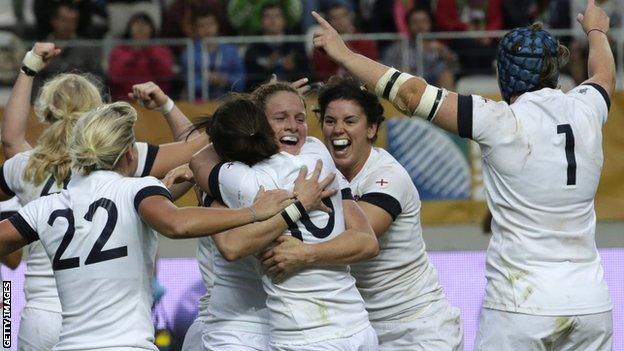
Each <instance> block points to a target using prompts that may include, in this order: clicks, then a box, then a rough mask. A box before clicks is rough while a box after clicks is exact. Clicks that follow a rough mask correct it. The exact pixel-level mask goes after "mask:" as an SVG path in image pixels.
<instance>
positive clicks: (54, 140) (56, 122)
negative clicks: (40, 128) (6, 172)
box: [24, 73, 102, 186]
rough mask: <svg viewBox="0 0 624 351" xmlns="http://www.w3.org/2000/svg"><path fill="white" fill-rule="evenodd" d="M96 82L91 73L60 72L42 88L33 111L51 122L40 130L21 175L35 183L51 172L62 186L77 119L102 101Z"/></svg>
mask: <svg viewBox="0 0 624 351" xmlns="http://www.w3.org/2000/svg"><path fill="white" fill-rule="evenodd" d="M98 86H99V84H98V83H97V82H96V81H95V80H94V79H93V77H92V76H87V75H81V74H76V73H64V74H59V75H57V76H56V77H54V78H52V79H51V80H49V81H47V82H46V83H45V85H44V86H43V87H42V88H41V90H40V92H39V96H38V98H37V101H36V102H35V114H36V115H37V117H38V118H39V120H40V121H41V122H44V123H49V124H50V126H49V127H48V128H46V130H45V131H44V132H43V133H42V134H41V136H40V137H39V140H38V142H37V146H36V147H35V148H34V149H33V151H32V153H31V154H30V157H29V160H28V164H27V165H26V168H25V170H24V178H25V179H26V180H29V181H31V182H33V183H34V184H35V185H39V184H41V183H43V182H44V181H45V180H46V178H48V175H49V174H52V176H53V177H54V179H55V180H56V184H57V185H59V186H61V184H63V181H64V180H65V179H66V178H67V177H68V176H69V174H70V171H71V159H70V157H69V154H68V147H69V142H70V139H71V134H72V130H73V127H74V125H75V124H76V121H77V120H78V119H80V118H81V117H82V116H83V115H84V114H85V113H87V112H89V111H91V110H92V109H94V108H95V107H97V106H100V105H101V104H102V96H101V94H100V89H99V88H98Z"/></svg>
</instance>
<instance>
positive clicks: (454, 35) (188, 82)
mask: <svg viewBox="0 0 624 351" xmlns="http://www.w3.org/2000/svg"><path fill="white" fill-rule="evenodd" d="M506 32H507V31H472V32H430V33H423V34H421V35H419V36H418V37H416V39H415V45H416V50H415V57H412V51H411V50H409V49H408V48H409V47H410V45H413V43H410V39H409V38H408V37H406V36H404V35H400V34H397V33H376V34H352V35H345V36H344V38H345V40H347V41H352V40H370V41H374V42H376V43H378V46H380V47H383V46H384V44H385V45H389V44H391V43H396V42H398V43H400V44H399V45H401V48H402V50H401V52H402V63H403V64H402V66H403V67H410V61H411V62H413V61H412V60H415V62H416V71H415V72H410V73H412V74H418V75H420V76H422V75H423V74H425V69H426V68H425V55H426V52H425V50H424V47H425V42H426V41H428V40H439V41H441V42H443V43H447V44H450V43H452V42H457V41H459V40H462V39H465V40H470V39H481V38H500V37H502V36H503V35H504V34H505V33H506ZM550 32H552V33H553V34H554V35H555V36H557V37H560V38H575V37H579V38H580V36H579V32H578V31H575V30H571V29H566V30H561V29H557V30H550ZM581 34H582V32H581ZM609 34H610V37H611V38H612V46H613V49H614V52H615V58H616V66H617V77H618V79H617V84H618V89H622V88H624V28H616V29H612V30H611V31H610V33H609ZM311 41H312V37H311V35H284V36H240V37H217V38H212V39H204V40H203V42H204V43H211V42H213V43H214V42H216V43H223V44H232V45H235V46H237V47H238V48H239V54H240V56H241V58H243V57H244V51H245V48H246V47H247V46H248V45H250V44H253V43H274V42H287V43H302V44H303V45H304V47H305V48H306V53H307V54H308V57H311V55H312V44H311ZM30 44H31V43H24V45H23V47H29V45H30ZM57 44H58V45H60V46H61V47H67V48H83V49H87V50H88V49H89V48H91V49H92V51H91V52H92V54H93V55H101V58H100V61H101V63H102V70H101V74H103V75H106V72H107V71H108V59H109V54H110V52H111V50H112V49H113V48H115V47H116V46H119V45H129V46H136V47H142V46H150V45H164V46H168V47H169V48H171V49H172V52H173V62H174V78H173V81H172V85H173V86H174V87H173V89H177V90H178V91H181V92H183V94H176V93H174V94H173V95H174V96H176V97H178V98H180V99H183V100H189V101H197V100H202V101H206V100H209V99H210V96H211V93H210V91H209V85H208V84H207V82H208V77H209V75H210V72H209V70H208V67H202V69H201V75H200V76H199V77H197V76H196V75H195V74H194V72H195V70H194V69H193V67H194V66H195V62H194V61H195V57H194V55H189V58H188V60H187V63H186V65H187V67H186V68H187V69H184V70H183V69H181V67H180V66H179V58H180V54H181V53H182V52H183V51H185V50H188V52H192V48H193V45H194V44H193V40H192V39H153V40H148V41H136V40H121V39H103V40H97V41H94V40H74V41H71V42H58V43H57ZM451 47H452V45H451ZM202 50H203V51H202V57H203V55H206V52H205V47H203V49H202ZM82 52H85V51H84V50H83V51H82ZM456 54H457V55H458V56H459V57H460V59H461V56H462V52H457V51H456ZM489 59H490V58H488V60H489ZM380 60H381V58H380ZM487 65H488V66H489V69H488V70H487V72H486V74H487V75H489V76H491V77H494V75H495V69H494V57H493V55H492V57H491V60H490V61H489V62H488V63H487ZM412 66H413V65H412ZM181 71H185V72H186V74H185V76H183V77H182V76H181V75H180V72H181ZM455 73H456V75H458V76H465V75H466V72H464V71H463V70H462V68H461V67H460V69H459V71H457V72H455ZM198 79H199V80H200V81H201V82H202V83H201V92H200V93H198V92H197V89H196V88H195V87H196V83H197V82H196V81H197V80H198Z"/></svg>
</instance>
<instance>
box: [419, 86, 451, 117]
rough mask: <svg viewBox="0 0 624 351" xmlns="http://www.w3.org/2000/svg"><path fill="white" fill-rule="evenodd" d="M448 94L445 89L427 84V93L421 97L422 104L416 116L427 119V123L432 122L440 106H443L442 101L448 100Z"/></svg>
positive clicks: (420, 103)
mask: <svg viewBox="0 0 624 351" xmlns="http://www.w3.org/2000/svg"><path fill="white" fill-rule="evenodd" d="M447 95H448V92H447V91H446V90H445V89H440V88H438V87H435V86H433V85H429V84H427V87H426V88H425V92H424V93H423V94H422V96H421V97H420V102H419V103H418V107H416V110H415V111H414V116H417V117H420V118H425V119H426V120H427V121H432V120H433V119H434V118H435V116H436V114H437V113H438V110H439V109H440V106H442V101H444V99H445V98H446V96H447Z"/></svg>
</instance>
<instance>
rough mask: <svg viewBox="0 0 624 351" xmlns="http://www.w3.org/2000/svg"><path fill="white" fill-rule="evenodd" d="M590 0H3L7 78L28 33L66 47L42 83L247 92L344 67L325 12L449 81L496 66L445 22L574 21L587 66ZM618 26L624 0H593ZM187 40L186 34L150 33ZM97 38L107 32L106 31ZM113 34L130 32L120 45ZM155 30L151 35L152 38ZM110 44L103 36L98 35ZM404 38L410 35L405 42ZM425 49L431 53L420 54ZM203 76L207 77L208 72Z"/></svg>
mask: <svg viewBox="0 0 624 351" xmlns="http://www.w3.org/2000/svg"><path fill="white" fill-rule="evenodd" d="M585 3H586V1H585V0H229V1H228V0H3V1H0V62H1V64H0V85H2V86H10V85H12V83H13V81H14V79H15V76H16V74H17V72H18V69H19V66H20V64H21V59H22V57H23V55H24V53H25V49H26V48H28V47H29V45H30V42H33V41H35V40H47V41H54V42H57V43H61V46H62V47H64V50H63V53H62V57H61V58H59V59H56V60H55V61H54V62H53V64H51V65H50V66H49V67H47V68H46V69H45V70H44V72H42V73H41V74H39V75H38V76H37V82H36V85H37V84H38V85H41V83H42V82H43V81H44V80H45V79H47V78H49V77H50V76H52V75H54V74H56V73H57V72H61V71H71V70H78V71H82V72H89V73H92V74H93V75H95V76H98V77H100V78H101V79H102V80H104V81H105V82H106V83H107V84H108V86H110V94H111V97H112V98H113V99H126V98H127V96H126V94H127V92H128V91H129V90H130V87H131V86H132V85H133V84H136V83H139V82H145V81H148V80H151V81H155V82H156V83H157V84H159V85H160V86H161V87H163V89H164V90H165V91H166V92H167V93H168V94H170V95H171V96H173V97H177V98H186V97H187V96H193V97H194V99H197V100H199V99H202V98H209V99H214V98H219V97H220V96H222V95H224V94H225V93H227V92H229V91H249V90H251V89H253V88H254V87H256V86H257V85H258V84H260V83H261V82H264V81H266V80H267V79H268V78H269V77H270V76H271V75H272V74H276V75H277V76H278V77H279V78H280V79H283V80H294V79H299V78H301V77H309V78H311V79H312V80H318V81H323V80H326V79H327V78H328V77H330V76H331V75H334V74H344V72H341V70H340V68H339V67H338V66H337V65H336V64H335V63H333V62H332V61H331V60H329V59H328V58H327V57H326V56H325V55H324V54H323V53H321V52H318V51H313V50H312V49H311V46H310V45H306V43H305V42H293V41H289V40H286V39H284V40H281V39H280V38H281V37H282V36H284V35H287V34H295V35H301V34H303V35H310V34H311V33H312V31H313V30H314V28H315V22H314V21H313V18H312V16H310V15H309V13H310V12H311V11H313V10H315V11H317V12H320V13H322V14H323V15H324V16H325V18H327V20H328V21H329V22H330V23H331V24H332V26H334V27H335V28H336V29H337V31H338V32H339V33H341V34H358V33H400V34H401V35H402V37H404V38H408V40H407V41H405V40H403V41H390V40H386V41H371V40H352V41H349V43H348V45H349V46H350V47H351V48H352V49H353V50H354V51H357V52H359V53H362V54H363V55H366V56H368V57H371V58H373V59H376V60H380V61H382V62H384V63H385V64H387V65H391V66H394V67H397V68H399V69H401V70H405V71H408V72H416V71H417V69H418V65H419V64H421V65H422V68H423V72H424V76H425V78H426V79H427V81H429V82H430V83H432V84H435V85H438V86H442V87H445V88H449V89H453V88H454V87H455V82H456V80H457V79H458V78H460V77H462V76H468V75H475V74H477V75H479V74H490V75H491V74H493V60H494V56H495V51H496V45H497V40H496V38H477V39H452V40H451V39H449V40H427V41H425V42H424V43H423V45H422V48H421V47H419V46H418V45H416V40H415V38H416V37H417V36H418V35H419V34H422V33H426V32H438V31H442V32H444V31H475V30H504V29H511V28H515V27H519V26H526V25H529V24H531V23H533V22H535V21H540V22H542V23H544V25H545V27H546V28H555V29H573V30H574V33H575V34H574V35H571V36H567V37H562V38H561V39H562V41H564V42H565V43H566V44H567V45H568V46H569V47H570V48H571V49H572V50H571V52H572V55H571V62H570V64H569V65H568V68H567V71H565V72H567V73H568V74H569V75H570V76H572V78H573V79H574V80H575V81H576V82H580V81H582V80H584V77H585V76H586V72H585V63H584V61H583V60H584V58H585V57H586V53H585V50H586V39H585V35H584V33H583V32H582V29H581V27H580V26H579V25H578V23H576V20H575V18H576V14H577V13H579V12H581V10H582V9H583V8H584V6H585ZM597 3H599V4H600V6H601V7H602V8H604V9H605V11H606V12H607V14H608V15H609V16H610V18H611V25H612V27H621V25H622V17H623V15H624V0H597ZM220 36H272V38H271V40H269V41H263V42H261V41H258V42H255V43H251V44H246V45H233V44H226V43H219V42H216V41H213V42H211V41H210V40H205V39H210V38H215V37H220ZM170 38H177V39H180V38H182V39H186V41H182V43H183V44H172V43H173V41H166V40H165V41H163V40H161V41H160V42H159V41H158V40H156V41H153V39H170ZM100 39H104V41H101V40H100ZM108 39H133V40H134V41H135V42H132V43H130V42H123V44H119V43H117V44H114V43H115V42H114V41H110V40H108ZM150 40H152V41H150ZM106 42H108V43H113V44H111V45H103V44H102V43H106ZM406 44H407V45H406ZM419 50H423V54H422V57H423V60H422V61H421V62H419V60H418V59H417V58H418V57H419V56H420V55H419V53H418V51H419ZM202 78H205V79H202Z"/></svg>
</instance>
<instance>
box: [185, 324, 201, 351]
mask: <svg viewBox="0 0 624 351" xmlns="http://www.w3.org/2000/svg"><path fill="white" fill-rule="evenodd" d="M204 327H205V324H204V322H202V321H201V320H199V319H196V320H195V321H194V322H193V324H191V326H190V327H189V328H188V330H187V331H186V335H184V343H183V344H182V351H204V350H206V348H205V347H204V344H203V342H202V334H203V333H204Z"/></svg>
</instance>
